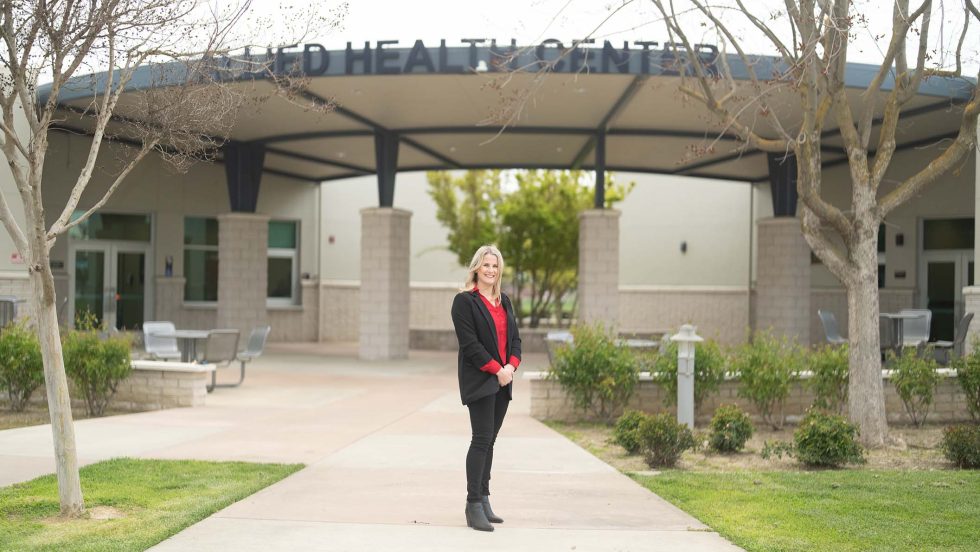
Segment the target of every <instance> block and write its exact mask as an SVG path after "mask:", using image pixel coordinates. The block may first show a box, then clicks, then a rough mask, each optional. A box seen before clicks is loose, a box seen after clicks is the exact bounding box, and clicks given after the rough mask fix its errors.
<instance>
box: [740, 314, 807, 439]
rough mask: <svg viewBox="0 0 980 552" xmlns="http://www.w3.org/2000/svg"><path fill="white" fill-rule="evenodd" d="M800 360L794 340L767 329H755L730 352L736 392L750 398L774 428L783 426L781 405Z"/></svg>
mask: <svg viewBox="0 0 980 552" xmlns="http://www.w3.org/2000/svg"><path fill="white" fill-rule="evenodd" d="M801 363H802V359H801V355H800V350H799V347H798V346H797V345H796V344H795V343H793V342H791V341H789V340H787V339H785V338H782V339H781V338H776V337H775V336H773V335H772V334H771V333H769V332H759V333H757V334H756V335H755V337H754V338H753V339H752V341H751V342H750V343H746V344H745V345H743V346H742V347H740V348H739V349H738V351H737V352H736V353H735V354H734V355H733V356H732V361H731V368H732V371H734V372H737V373H738V378H739V386H738V396H740V397H742V398H745V399H748V400H750V401H752V404H754V405H755V407H756V408H757V409H758V410H759V414H760V415H761V416H762V419H763V421H765V422H766V423H768V424H769V425H770V426H772V428H773V429H782V427H783V423H784V422H785V415H784V413H783V406H784V404H785V403H786V397H788V396H789V386H790V384H791V383H792V382H793V381H795V380H796V379H797V377H798V373H799V371H800V366H801Z"/></svg>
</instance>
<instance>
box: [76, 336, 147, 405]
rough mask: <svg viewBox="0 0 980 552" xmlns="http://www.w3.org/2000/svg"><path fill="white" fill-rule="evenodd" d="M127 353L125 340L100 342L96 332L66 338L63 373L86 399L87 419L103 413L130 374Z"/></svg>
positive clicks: (114, 338)
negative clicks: (89, 416)
mask: <svg viewBox="0 0 980 552" xmlns="http://www.w3.org/2000/svg"><path fill="white" fill-rule="evenodd" d="M129 349H130V342H129V339H128V338H126V337H109V338H106V339H100V338H99V334H98V332H96V331H95V330H83V331H77V330H76V331H71V332H68V333H67V334H65V337H64V356H65V372H66V373H67V374H68V377H70V378H71V380H72V382H73V383H74V384H75V388H76V389H78V390H79V391H80V392H81V394H82V395H83V396H84V397H85V404H86V406H87V407H88V412H89V414H90V415H92V416H101V415H102V414H103V413H105V409H106V406H108V404H109V401H110V400H111V399H112V395H114V394H115V392H116V386H117V385H119V382H120V381H122V380H123V379H125V378H126V377H127V376H129V373H130V372H131V371H132V365H131V363H130V356H129Z"/></svg>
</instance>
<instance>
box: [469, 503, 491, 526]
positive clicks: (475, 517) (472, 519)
mask: <svg viewBox="0 0 980 552" xmlns="http://www.w3.org/2000/svg"><path fill="white" fill-rule="evenodd" d="M466 525H468V526H469V527H472V528H474V529H476V530H477V531H493V525H490V522H489V521H488V520H487V515H486V514H485V513H484V512H483V503H482V502H467V503H466Z"/></svg>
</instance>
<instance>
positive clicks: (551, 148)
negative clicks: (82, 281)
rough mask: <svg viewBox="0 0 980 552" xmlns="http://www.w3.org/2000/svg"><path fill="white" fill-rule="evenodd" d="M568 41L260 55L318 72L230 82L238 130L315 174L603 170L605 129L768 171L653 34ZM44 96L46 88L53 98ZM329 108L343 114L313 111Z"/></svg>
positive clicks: (786, 94) (790, 112)
mask: <svg viewBox="0 0 980 552" xmlns="http://www.w3.org/2000/svg"><path fill="white" fill-rule="evenodd" d="M556 42H557V41H545V42H544V43H543V44H541V45H539V46H537V47H532V48H522V49H512V46H507V47H506V48H504V47H499V46H498V45H496V44H490V43H488V42H487V41H482V42H475V41H474V42H471V43H470V45H469V46H466V47H447V46H445V41H442V43H441V44H440V45H438V46H434V45H428V46H427V45H425V44H424V43H423V42H422V41H416V43H415V44H414V45H413V47H411V48H395V47H392V46H393V44H391V41H379V42H375V43H368V42H366V43H364V45H363V46H361V45H357V46H356V47H355V46H352V45H350V43H348V48H347V49H345V50H337V51H328V50H326V49H324V48H323V47H321V46H318V45H316V44H307V45H303V46H297V47H291V48H279V49H278V50H276V51H269V52H268V53H267V54H263V57H265V58H266V59H268V60H270V62H271V67H272V68H273V69H274V70H276V71H278V72H280V73H286V72H292V73H293V74H296V73H297V72H299V73H300V74H301V76H303V77H304V78H305V79H306V80H307V82H306V86H305V89H304V90H303V92H302V93H301V94H300V95H299V96H298V97H293V98H289V99H287V98H284V97H282V96H279V95H276V94H272V93H271V91H272V90H273V85H272V84H271V83H270V82H268V81H267V80H266V79H265V78H263V76H262V75H244V76H242V77H240V78H238V79H237V80H235V81H233V82H232V83H231V84H230V85H231V86H234V87H240V88H241V91H243V92H244V93H246V94H252V95H254V97H256V98H261V101H260V102H249V103H246V104H245V105H247V106H248V109H246V110H243V111H242V112H240V113H238V115H237V119H236V121H235V124H234V127H233V130H232V132H231V136H230V139H232V140H236V141H242V142H262V143H264V144H265V145H266V158H265V169H266V170H267V171H269V172H273V173H277V174H282V175H285V176H290V177H294V178H299V179H304V180H310V181H318V182H319V181H326V180H334V179H339V178H348V177H352V176H362V175H367V174H373V173H375V172H376V155H375V135H376V134H378V133H392V134H393V135H394V136H396V137H397V139H398V141H399V144H400V147H399V153H398V160H397V169H398V170H399V171H413V170H442V169H471V168H542V169H568V168H581V169H592V168H594V167H595V164H596V160H595V151H594V147H595V144H596V142H597V140H596V138H597V137H598V136H599V135H600V134H602V133H604V134H605V144H606V156H605V168H606V170H614V171H635V172H645V173H658V174H675V175H685V176H698V177H706V178H713V179H723V180H734V181H747V182H756V181H761V180H764V179H766V178H767V177H768V169H767V160H766V155H764V154H763V153H762V152H759V151H756V150H754V149H751V148H746V147H745V146H744V144H742V143H741V142H740V141H739V140H738V139H737V138H736V137H735V136H734V135H733V134H732V133H730V132H728V131H727V130H726V129H724V128H721V127H720V126H719V123H718V121H717V119H716V118H715V117H714V116H713V115H712V114H711V113H709V112H708V111H707V110H706V109H705V108H704V107H703V106H702V105H700V104H699V103H698V102H695V101H691V100H690V99H688V98H686V97H685V96H684V94H683V93H682V92H681V91H680V89H679V85H680V82H681V78H680V77H679V76H678V75H677V73H676V71H672V70H671V67H672V65H671V59H672V58H671V57H670V52H669V51H668V50H663V49H657V46H658V45H657V43H655V42H646V41H638V42H633V43H623V44H612V43H610V42H606V43H604V44H602V45H591V46H590V47H588V48H584V47H583V48H575V49H573V50H572V51H571V53H569V55H568V56H567V57H565V58H564V59H562V60H561V61H560V62H558V63H555V64H553V65H552V66H551V68H550V69H549V70H548V71H547V72H546V73H544V72H540V71H536V69H537V68H538V67H540V66H541V64H542V63H547V62H548V60H555V59H556V56H557V55H558V49H559V48H560V47H561V45H560V44H557V43H556ZM702 48H703V55H705V56H714V55H716V54H717V51H716V50H715V49H714V48H713V47H711V46H703V47H702ZM514 52H516V53H517V55H516V56H514V57H510V54H511V53H514ZM246 55H247V54H246ZM726 59H727V63H728V66H729V67H730V70H731V71H732V74H733V75H734V76H735V78H736V79H737V81H736V82H737V85H738V87H739V90H737V91H736V96H741V97H743V98H744V105H745V106H746V107H747V108H748V109H754V110H757V108H756V107H754V106H752V105H751V104H752V102H753V100H752V98H754V97H755V96H756V94H755V93H753V91H752V90H751V88H750V82H749V81H748V68H747V67H746V66H745V65H744V64H743V63H742V61H741V60H740V59H739V58H737V57H735V56H728V57H727V58H726ZM542 60H543V61H542ZM228 63H229V64H232V63H233V62H230V61H229V62H228ZM778 63H779V62H778V60H777V59H776V58H771V57H759V58H758V59H757V60H756V62H755V63H754V65H753V68H754V70H755V72H756V74H758V75H773V74H777V71H778V69H779V66H778ZM175 67H177V66H175V65H167V66H146V67H141V68H140V69H139V70H138V71H137V73H136V75H135V76H134V78H133V80H132V82H131V83H130V85H129V86H128V87H127V90H128V91H127V93H126V94H137V93H139V91H140V90H145V89H147V88H161V87H168V86H173V85H174V84H176V83H178V82H181V81H182V79H183V78H184V76H183V74H182V72H181V71H180V70H179V68H178V69H176V70H175ZM512 68H513V69H517V68H523V69H524V70H518V71H516V72H515V71H511V70H510V69H512ZM877 71H878V66H875V65H863V64H849V65H848V66H847V71H846V87H847V91H846V93H847V94H848V95H851V96H853V98H852V99H853V100H855V101H858V100H860V98H859V97H858V96H859V95H860V94H861V93H862V92H863V91H864V88H865V87H866V86H867V84H868V83H869V82H870V81H871V79H872V78H873V76H874V75H875V73H876V72H877ZM107 78H108V75H107V74H100V75H94V76H86V77H79V78H76V79H73V81H72V82H70V83H68V84H67V85H66V86H65V88H64V89H63V90H62V92H61V96H60V98H59V99H60V102H61V105H62V107H63V113H64V116H65V118H64V120H63V121H62V122H61V123H60V125H61V126H62V127H64V128H69V129H72V130H74V131H81V132H90V131H91V129H92V126H93V124H92V119H91V117H89V116H88V115H87V110H88V109H90V107H91V106H92V105H93V99H94V96H95V94H94V92H93V91H94V90H98V89H99V87H100V85H101V84H104V82H105V79H107ZM893 84H894V83H893V81H891V80H888V81H886V82H885V84H884V86H883V87H882V92H881V93H880V94H879V97H877V98H875V101H876V108H877V110H878V115H880V113H881V109H882V108H883V106H884V103H885V97H886V95H887V93H888V92H889V91H890V90H891V89H892V86H893ZM973 87H974V83H973V82H971V81H970V80H969V79H954V78H938V77H934V78H930V79H927V80H926V81H925V82H924V83H923V85H922V87H921V89H920V91H919V94H918V95H917V96H916V97H914V98H913V99H912V100H911V101H910V102H909V103H908V104H906V106H905V108H904V112H903V118H902V121H903V122H902V124H901V125H900V126H899V130H898V133H897V136H896V138H897V141H898V144H899V146H898V147H899V149H901V148H903V147H918V146H921V145H923V144H928V143H933V142H938V141H940V140H943V139H945V138H948V137H950V136H952V135H954V134H955V132H956V131H957V130H958V129H959V126H960V119H961V117H962V109H961V106H962V105H963V104H964V103H965V101H966V100H968V99H969V97H970V94H971V91H972V89H973ZM784 88H785V90H784V91H782V92H777V93H773V94H771V95H769V96H768V100H767V101H768V103H769V105H770V107H771V109H772V111H773V112H774V113H775V115H776V116H778V118H779V120H780V122H781V124H782V125H783V126H784V127H785V128H792V127H793V125H794V123H795V122H796V121H797V120H798V119H799V113H798V100H797V99H796V97H795V93H794V92H793V91H792V90H791V87H790V86H786V87H784ZM45 92H46V89H44V88H42V90H41V95H42V98H43V96H44V94H45ZM323 104H329V105H332V106H334V108H333V109H332V110H328V111H324V110H322V109H314V107H315V106H317V105H323ZM116 115H117V116H118V117H119V119H118V120H120V121H122V120H124V119H125V118H126V117H130V116H131V113H129V112H127V101H126V98H125V95H124V97H123V99H122V100H121V101H120V104H119V106H118V107H117V109H116ZM771 118H772V116H770V117H765V116H763V115H762V114H759V117H758V121H757V125H756V130H757V131H758V132H760V133H761V134H763V135H768V136H775V135H776V134H775V131H774V129H772V128H770V126H769V125H770V120H771ZM878 120H879V121H880V117H879V119H878ZM828 122H829V123H830V124H828V126H827V129H826V130H825V133H824V141H823V147H824V151H823V161H824V162H825V163H827V164H834V163H840V162H843V161H844V160H845V159H846V158H845V154H844V151H843V148H842V146H841V140H840V136H839V131H838V130H837V129H836V128H835V125H834V122H833V121H832V120H828ZM109 132H110V133H112V134H113V135H115V136H117V137H118V138H119V139H122V140H127V139H133V138H132V137H127V136H126V132H125V125H123V124H117V123H111V124H110V127H109ZM872 140H873V141H872V143H877V142H876V141H875V137H874V136H873V137H872Z"/></svg>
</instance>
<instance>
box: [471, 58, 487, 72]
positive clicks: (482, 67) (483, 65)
mask: <svg viewBox="0 0 980 552" xmlns="http://www.w3.org/2000/svg"><path fill="white" fill-rule="evenodd" d="M473 70H474V71H476V72H477V73H486V72H487V62H486V61H484V60H482V59H481V60H480V62H479V63H477V64H476V67H474V68H473Z"/></svg>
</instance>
